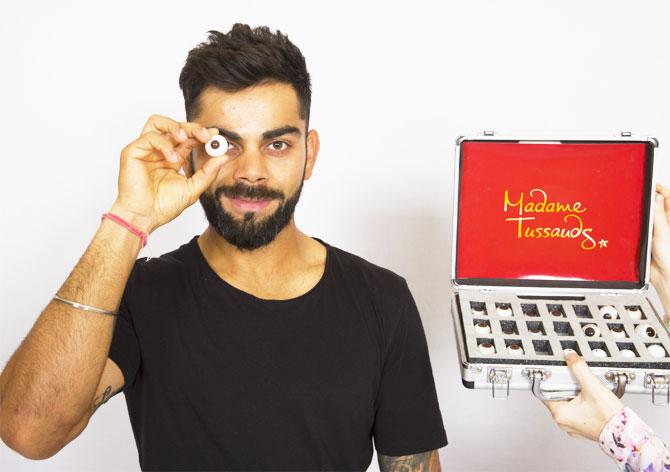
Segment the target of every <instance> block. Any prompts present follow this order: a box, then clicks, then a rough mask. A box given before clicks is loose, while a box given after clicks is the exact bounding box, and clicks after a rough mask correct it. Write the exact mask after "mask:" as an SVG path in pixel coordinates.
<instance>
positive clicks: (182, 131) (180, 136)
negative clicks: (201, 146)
mask: <svg viewBox="0 0 670 472" xmlns="http://www.w3.org/2000/svg"><path fill="white" fill-rule="evenodd" d="M186 138H188V135H187V134H186V131H184V130H183V129H180V130H179V139H181V140H182V141H184V140H185V139H186Z"/></svg>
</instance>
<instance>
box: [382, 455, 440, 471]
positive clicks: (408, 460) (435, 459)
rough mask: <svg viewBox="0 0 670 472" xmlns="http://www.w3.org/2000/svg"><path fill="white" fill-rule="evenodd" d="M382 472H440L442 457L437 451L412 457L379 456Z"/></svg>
mask: <svg viewBox="0 0 670 472" xmlns="http://www.w3.org/2000/svg"><path fill="white" fill-rule="evenodd" d="M377 459H378V461H379V470H380V471H381V472H440V471H441V470H442V469H441V468H440V455H439V454H438V452H437V450H434V451H428V452H422V453H419V454H412V455H410V456H384V455H381V454H379V455H378V456H377Z"/></svg>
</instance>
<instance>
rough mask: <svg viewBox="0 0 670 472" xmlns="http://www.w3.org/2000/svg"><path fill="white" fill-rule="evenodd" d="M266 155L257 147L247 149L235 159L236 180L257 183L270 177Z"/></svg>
mask: <svg viewBox="0 0 670 472" xmlns="http://www.w3.org/2000/svg"><path fill="white" fill-rule="evenodd" d="M266 164H267V163H266V160H265V156H263V154H262V153H261V152H259V151H258V150H256V149H245V150H244V151H242V153H240V154H239V155H238V156H237V158H236V159H235V166H236V167H235V173H234V175H233V177H234V178H235V181H236V182H239V181H243V182H246V183H249V184H257V183H261V182H264V181H265V180H267V179H268V169H267V165H266Z"/></svg>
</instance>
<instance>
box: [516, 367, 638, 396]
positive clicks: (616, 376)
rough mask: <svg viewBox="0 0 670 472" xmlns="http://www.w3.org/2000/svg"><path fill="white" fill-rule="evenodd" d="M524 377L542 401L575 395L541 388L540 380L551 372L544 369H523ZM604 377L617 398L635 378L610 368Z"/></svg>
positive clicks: (544, 378) (629, 373)
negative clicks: (612, 384)
mask: <svg viewBox="0 0 670 472" xmlns="http://www.w3.org/2000/svg"><path fill="white" fill-rule="evenodd" d="M521 373H522V375H523V376H524V377H528V380H530V389H531V391H532V392H533V395H535V397H536V398H538V399H539V400H542V401H554V400H572V399H573V398H575V397H576V395H572V394H571V393H568V392H544V391H543V390H542V381H543V380H546V379H547V378H549V377H550V376H551V373H550V372H549V371H547V370H544V369H524V370H523V371H522V372H521ZM605 379H607V380H608V381H609V382H612V383H614V387H613V388H612V393H614V395H616V396H617V397H618V398H621V397H623V396H624V394H625V393H626V385H628V382H629V381H631V380H635V374H634V373H632V372H616V371H613V370H610V371H609V372H607V373H606V374H605Z"/></svg>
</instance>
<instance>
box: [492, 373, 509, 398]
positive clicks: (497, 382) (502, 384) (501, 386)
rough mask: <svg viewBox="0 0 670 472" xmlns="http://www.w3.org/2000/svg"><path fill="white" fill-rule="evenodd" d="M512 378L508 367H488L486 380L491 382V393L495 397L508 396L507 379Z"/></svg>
mask: <svg viewBox="0 0 670 472" xmlns="http://www.w3.org/2000/svg"><path fill="white" fill-rule="evenodd" d="M511 378H512V372H511V371H510V369H495V368H491V369H489V375H488V380H489V382H491V395H493V398H496V399H503V400H507V399H508V398H509V381H510V379H511Z"/></svg>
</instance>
